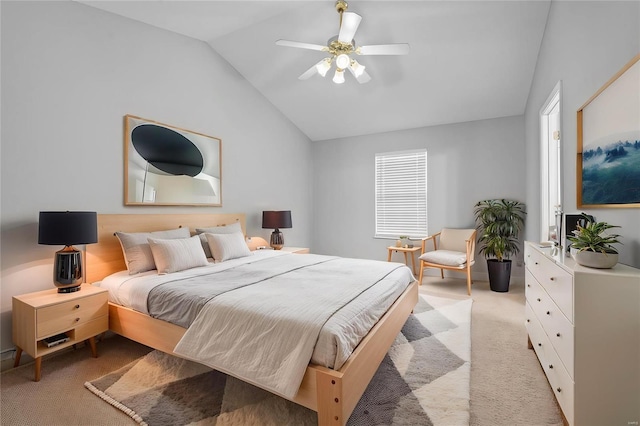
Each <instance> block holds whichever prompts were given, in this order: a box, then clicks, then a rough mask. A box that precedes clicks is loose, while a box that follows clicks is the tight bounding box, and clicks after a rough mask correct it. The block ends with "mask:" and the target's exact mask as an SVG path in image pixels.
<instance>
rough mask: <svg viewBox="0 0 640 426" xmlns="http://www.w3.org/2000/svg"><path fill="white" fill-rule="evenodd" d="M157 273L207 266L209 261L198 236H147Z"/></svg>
mask: <svg viewBox="0 0 640 426" xmlns="http://www.w3.org/2000/svg"><path fill="white" fill-rule="evenodd" d="M147 240H148V241H149V246H150V247H151V253H152V254H153V260H154V261H155V263H156V269H157V270H158V274H170V273H172V272H178V271H184V270H185V269H191V268H197V267H198V266H207V265H208V264H209V261H208V260H207V256H205V254H204V250H202V245H201V244H200V237H198V236H197V235H194V236H193V237H190V238H178V239H173V240H162V239H156V238H148V239H147Z"/></svg>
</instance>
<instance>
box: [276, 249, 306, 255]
mask: <svg viewBox="0 0 640 426" xmlns="http://www.w3.org/2000/svg"><path fill="white" fill-rule="evenodd" d="M280 250H281V251H285V252H287V253H296V254H309V248H308V247H282V248H281V249H280Z"/></svg>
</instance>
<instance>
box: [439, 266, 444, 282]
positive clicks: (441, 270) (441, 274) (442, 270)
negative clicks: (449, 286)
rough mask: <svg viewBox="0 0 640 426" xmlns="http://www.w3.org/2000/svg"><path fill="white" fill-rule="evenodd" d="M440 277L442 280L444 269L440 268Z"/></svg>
mask: <svg viewBox="0 0 640 426" xmlns="http://www.w3.org/2000/svg"><path fill="white" fill-rule="evenodd" d="M440 276H441V277H442V279H443V280H444V269H442V268H440Z"/></svg>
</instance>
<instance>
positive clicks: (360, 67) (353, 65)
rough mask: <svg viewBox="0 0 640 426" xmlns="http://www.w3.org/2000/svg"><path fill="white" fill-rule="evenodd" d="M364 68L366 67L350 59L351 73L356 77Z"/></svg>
mask: <svg viewBox="0 0 640 426" xmlns="http://www.w3.org/2000/svg"><path fill="white" fill-rule="evenodd" d="M365 68H366V67H365V66H364V65H362V64H360V63H358V61H356V60H355V59H354V60H352V61H351V71H353V75H354V76H355V77H356V78H358V77H360V76H361V75H362V74H363V73H364V69H365Z"/></svg>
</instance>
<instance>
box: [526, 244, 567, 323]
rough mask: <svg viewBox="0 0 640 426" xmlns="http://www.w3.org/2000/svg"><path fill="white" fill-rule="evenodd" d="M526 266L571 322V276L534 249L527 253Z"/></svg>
mask: <svg viewBox="0 0 640 426" xmlns="http://www.w3.org/2000/svg"><path fill="white" fill-rule="evenodd" d="M527 268H528V269H529V270H530V271H531V273H532V274H533V276H534V277H535V278H536V279H537V280H538V282H539V283H540V284H541V285H542V287H544V289H545V290H546V291H547V293H548V294H549V296H551V298H552V299H553V300H554V302H555V303H556V304H557V305H558V307H559V308H560V309H561V310H562V312H564V314H565V316H566V317H567V318H569V320H570V321H571V322H573V277H572V276H571V274H570V273H568V272H567V271H565V270H564V269H562V268H561V267H560V266H558V265H556V264H555V263H554V262H553V261H552V260H551V259H548V258H547V257H545V256H544V255H543V254H542V253H540V252H537V251H535V250H529V251H528V253H527Z"/></svg>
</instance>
